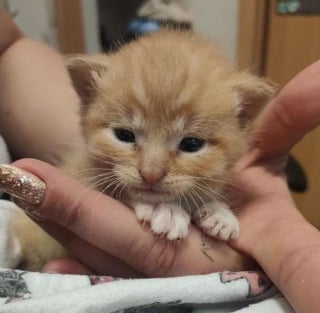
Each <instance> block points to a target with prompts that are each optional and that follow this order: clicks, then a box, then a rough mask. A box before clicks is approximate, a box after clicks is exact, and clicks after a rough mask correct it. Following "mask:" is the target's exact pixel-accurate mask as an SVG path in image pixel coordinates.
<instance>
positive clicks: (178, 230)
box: [167, 209, 190, 241]
mask: <svg viewBox="0 0 320 313" xmlns="http://www.w3.org/2000/svg"><path fill="white" fill-rule="evenodd" d="M189 224H190V215H189V214H188V213H187V212H185V211H184V210H183V209H180V210H178V211H175V212H174V213H173V218H172V220H171V228H170V231H169V232H168V234H167V238H168V239H169V240H177V241H180V239H184V238H186V237H187V235H188V232H189Z"/></svg>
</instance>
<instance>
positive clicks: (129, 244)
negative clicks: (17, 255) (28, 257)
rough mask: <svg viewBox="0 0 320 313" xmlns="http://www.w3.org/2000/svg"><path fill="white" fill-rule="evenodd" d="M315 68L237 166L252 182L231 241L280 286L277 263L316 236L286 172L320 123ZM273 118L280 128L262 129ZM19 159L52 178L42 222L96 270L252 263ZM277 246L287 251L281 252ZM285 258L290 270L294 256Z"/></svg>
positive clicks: (166, 270) (293, 87)
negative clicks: (289, 157)
mask: <svg viewBox="0 0 320 313" xmlns="http://www.w3.org/2000/svg"><path fill="white" fill-rule="evenodd" d="M314 73H318V75H319V76H320V62H318V63H315V64H313V65H312V66H311V67H309V68H308V69H306V70H305V71H303V72H302V73H301V74H300V75H298V76H297V77H296V78H295V79H293V80H292V81H291V82H290V83H289V84H288V85H287V86H286V87H285V88H284V89H283V91H282V92H281V93H280V94H279V95H278V96H277V97H276V98H275V99H274V100H273V101H272V102H271V104H270V105H269V106H268V109H267V110H266V112H265V113H264V115H263V117H262V119H261V122H260V128H258V130H257V135H256V141H255V142H256V145H255V146H254V147H253V149H252V150H251V151H250V153H248V154H247V155H246V156H245V157H244V158H242V159H241V161H240V162H239V163H238V164H237V166H236V167H235V177H236V179H237V181H238V182H239V183H240V184H242V185H246V186H248V187H249V188H248V189H247V190H248V191H249V194H248V195H247V196H248V199H249V201H248V203H246V205H245V206H243V207H241V214H240V217H239V219H240V224H241V225H242V232H241V234H240V237H239V239H238V240H236V241H232V242H231V244H232V246H233V247H236V248H237V249H240V250H241V251H244V252H246V253H248V254H249V255H251V256H253V257H254V258H255V259H256V260H257V261H258V262H259V263H260V265H262V267H263V269H264V270H266V271H267V273H268V274H269V275H270V277H271V278H272V279H273V280H274V282H275V283H276V284H278V283H279V281H278V279H279V277H280V276H281V275H280V276H279V270H282V271H283V270H284V271H286V268H282V269H281V268H279V267H278V264H279V263H280V262H281V260H282V259H285V258H286V257H287V255H288V253H290V252H291V249H292V248H296V247H297V246H299V247H300V246H301V247H303V246H304V245H305V244H306V240H308V238H309V237H310V233H311V234H312V233H314V234H313V235H314V236H318V235H317V233H318V232H317V231H316V230H314V229H313V227H312V226H311V225H309V224H308V223H307V222H305V220H304V219H303V218H302V216H301V214H300V213H299V212H298V211H297V210H296V208H295V206H294V204H293V202H292V199H291V196H290V193H289V190H288V188H287V184H286V181H285V179H284V178H283V175H282V173H283V172H282V170H283V167H282V165H283V164H284V162H283V158H284V157H285V155H286V153H288V151H289V149H290V148H291V147H292V145H294V144H295V143H296V142H297V141H298V140H299V139H300V138H301V137H302V136H303V135H304V134H305V133H307V132H308V131H310V130H311V129H312V128H314V127H315V126H317V125H318V124H319V122H320V107H319V105H318V104H317V103H318V99H319V98H320V95H319V88H318V81H317V80H314V79H313V80H310V76H313V75H315V74H314ZM297 94H298V95H299V96H298V97H297ZM301 103H303V104H305V105H301ZM279 111H281V112H282V113H283V116H291V117H296V118H294V119H293V121H294V122H292V123H291V124H290V130H289V128H288V125H284V124H283V119H282V118H280V117H279V115H278V113H277V112H279ZM298 117H299V118H298ZM271 121H272V123H271ZM270 123H271V124H272V129H273V130H274V131H272V132H271V131H269V132H265V131H264V132H259V129H266V127H268V125H270ZM295 129H299V132H296V131H294V130H295ZM270 140H271V141H272V143H273V144H272V145H271V144H269V143H270ZM14 165H15V166H17V167H19V168H23V169H25V170H27V171H28V172H31V173H33V174H34V175H36V176H38V177H40V178H41V179H42V180H44V181H45V182H46V184H47V190H48V191H47V192H46V196H45V199H44V202H43V203H42V204H41V205H40V207H39V208H38V211H39V212H40V213H41V214H42V215H44V216H45V217H46V218H47V219H48V220H47V221H46V222H38V223H39V224H40V225H41V226H42V227H43V228H45V229H46V230H47V231H49V232H50V234H52V235H53V236H54V237H55V238H57V239H58V240H61V241H62V242H63V244H66V245H67V246H68V247H69V248H70V250H71V251H74V252H75V254H76V255H77V257H78V258H79V260H81V261H82V262H83V263H84V264H86V265H87V266H89V267H90V268H91V269H92V270H93V271H95V272H97V273H101V274H102V273H104V274H106V273H108V274H112V273H113V274H114V273H115V274H118V275H120V276H121V275H129V276H130V275H132V273H133V272H135V273H142V274H145V275H147V276H162V275H182V274H184V275H185V274H192V273H207V272H212V271H217V270H221V269H223V268H229V269H230V268H233V269H236V268H239V269H240V268H246V266H244V265H243V263H242V261H241V259H240V258H239V256H237V255H236V254H235V253H234V252H232V250H230V249H228V248H227V247H226V246H225V244H223V243H220V242H216V241H209V242H207V244H206V245H205V244H204V242H203V240H202V239H201V238H203V237H202V235H201V233H200V232H199V231H198V230H197V229H195V228H194V227H191V231H190V236H189V237H188V238H187V239H186V241H185V242H182V243H181V245H178V246H176V245H173V244H169V243H168V242H167V241H166V240H165V239H159V238H157V237H155V236H154V235H153V234H152V233H151V232H150V231H149V230H148V228H142V227H141V225H140V224H139V223H138V221H137V219H136V217H135V215H134V213H133V212H132V211H130V210H128V209H127V208H125V207H124V206H123V205H121V204H120V203H119V202H117V201H115V200H113V199H111V198H109V197H107V196H104V195H101V194H99V195H98V194H97V192H96V191H86V192H85V193H84V194H83V197H84V199H83V200H84V201H83V202H82V201H80V202H79V200H80V198H79V195H81V194H82V191H83V188H84V187H83V186H81V184H79V182H77V181H75V180H73V179H71V178H66V177H65V176H64V175H63V174H62V173H60V172H59V171H58V170H57V169H55V168H53V167H51V166H49V165H47V164H44V163H42V162H39V161H35V160H22V161H18V162H16V163H15V164H14ZM92 203H93V205H92ZM102 208H103V209H102ZM105 210H107V211H108V214H105ZM123 225H126V227H123ZM299 225H300V226H299ZM288 232H289V234H290V236H288ZM288 240H289V242H288ZM284 243H286V244H287V245H284ZM288 243H289V244H288ZM210 244H211V245H210ZM279 246H280V247H282V250H277V247H279ZM270 250H272V251H273V252H270ZM298 251H299V250H298ZM274 253H277V258H274ZM93 256H95V257H93ZM120 260H121V261H120ZM212 260H214V262H212ZM287 262H288V269H289V268H290V261H289V260H287ZM50 268H51V269H55V270H60V271H65V272H68V271H72V269H71V268H69V269H68V263H67V262H65V263H64V262H60V263H54V262H53V263H51V265H50V267H48V268H47V269H50ZM132 269H134V270H132ZM119 271H121V272H122V273H121V274H120V273H119Z"/></svg>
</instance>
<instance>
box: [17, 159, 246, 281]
mask: <svg viewBox="0 0 320 313" xmlns="http://www.w3.org/2000/svg"><path fill="white" fill-rule="evenodd" d="M14 165H15V166H16V167H19V168H21V169H24V170H26V171H27V172H29V173H32V174H33V175H35V176H36V177H38V178H39V179H40V180H41V181H43V182H45V184H46V188H45V193H44V196H43V198H42V200H41V203H40V204H38V205H33V206H32V207H33V208H35V209H36V210H37V212H38V214H40V216H42V217H43V218H46V219H47V220H49V221H46V222H43V221H40V222H39V221H38V223H40V225H42V226H43V227H44V228H46V229H47V230H48V231H49V232H50V233H52V234H55V235H56V236H57V238H58V239H59V240H60V241H62V242H63V241H65V242H66V243H67V245H68V246H69V247H72V251H77V253H78V255H77V256H79V258H87V259H85V263H86V264H88V265H89V264H90V265H89V266H90V267H91V268H93V269H94V266H92V263H93V262H92V260H94V259H95V258H97V259H96V261H95V262H94V263H95V264H98V263H99V262H100V263H101V262H103V259H104V258H105V257H106V256H107V255H110V256H113V257H115V258H117V259H120V260H121V261H122V262H124V263H126V264H128V265H129V266H130V267H132V268H133V269H134V270H136V271H137V272H139V273H144V274H145V275H147V276H172V275H175V276H177V275H186V274H199V273H208V272H213V271H219V270H224V269H233V270H236V269H243V268H244V263H243V262H244V260H243V259H242V257H241V256H240V255H239V254H238V253H236V252H235V251H234V250H232V249H231V248H229V247H228V246H226V245H225V244H224V243H221V242H218V241H214V240H207V239H206V238H204V237H203V236H201V234H200V233H199V232H198V231H197V230H196V229H195V228H193V227H191V229H190V235H189V236H188V238H187V239H186V240H184V241H183V242H182V243H180V244H179V245H177V244H176V243H174V242H169V241H168V240H166V239H163V238H159V237H157V236H155V235H154V234H153V233H152V232H151V231H150V230H149V228H148V227H147V226H146V227H142V225H140V223H139V222H138V221H137V218H136V216H135V214H134V213H133V211H131V210H129V209H128V208H127V207H125V206H124V205H122V204H121V203H119V202H118V201H116V200H114V199H112V198H109V197H107V196H105V195H103V194H101V193H99V192H96V191H92V190H88V189H87V188H85V187H84V186H82V185H81V184H80V183H79V182H77V181H75V180H73V179H71V178H69V177H66V176H65V175H63V174H62V173H61V172H60V171H59V170H58V169H56V168H54V167H52V166H50V165H48V164H46V163H43V162H41V161H37V160H30V159H29V160H21V161H18V162H16V163H14ZM57 224H58V225H57ZM55 225H56V226H55ZM59 227H60V229H59ZM73 235H75V236H73ZM59 236H60V238H59ZM86 243H87V245H86ZM92 247H94V248H95V249H94V250H90V249H92ZM78 251H86V253H84V252H83V253H82V252H81V253H79V252H78ZM99 251H100V252H101V251H102V253H101V254H99V253H100V252H99ZM90 262H92V263H90Z"/></svg>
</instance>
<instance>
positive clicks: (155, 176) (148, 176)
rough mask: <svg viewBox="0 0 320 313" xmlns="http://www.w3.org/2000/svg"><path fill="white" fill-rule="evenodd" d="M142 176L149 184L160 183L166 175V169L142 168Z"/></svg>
mask: <svg viewBox="0 0 320 313" xmlns="http://www.w3.org/2000/svg"><path fill="white" fill-rule="evenodd" d="M139 172H140V176H141V178H142V179H143V182H144V183H147V184H148V185H155V184H157V183H159V182H160V181H161V180H162V179H163V177H164V176H165V174H166V173H165V172H164V171H150V172H149V171H142V170H140V171H139Z"/></svg>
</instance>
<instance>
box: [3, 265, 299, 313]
mask: <svg viewBox="0 0 320 313" xmlns="http://www.w3.org/2000/svg"><path fill="white" fill-rule="evenodd" d="M238 310H240V311H238ZM0 312H3V313H9V312H10V313H11V312H12V313H20V312H21V313H26V312H35V313H37V312H39V313H40V312H46V313H54V312H55V313H56V312H68V313H72V312H76V313H82V312H83V313H90V312H98V313H99V312H101V313H102V312H103V313H209V312H212V313H226V312H243V313H245V312H248V313H249V312H259V313H260V312H272V313H292V312H293V311H292V309H291V308H290V306H289V305H288V303H287V302H286V301H285V299H284V298H283V297H282V296H281V295H280V294H279V293H278V291H277V289H276V288H275V287H274V286H273V285H272V283H271V282H270V280H269V279H268V278H267V277H266V276H265V275H264V274H263V273H261V272H237V273H234V272H223V273H214V274H208V275H198V276H185V277H175V278H156V279H154V278H153V279H128V280H125V279H116V278H113V277H110V276H84V275H82V276H80V275H60V274H42V273H30V272H22V271H16V270H8V269H2V270H0Z"/></svg>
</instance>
